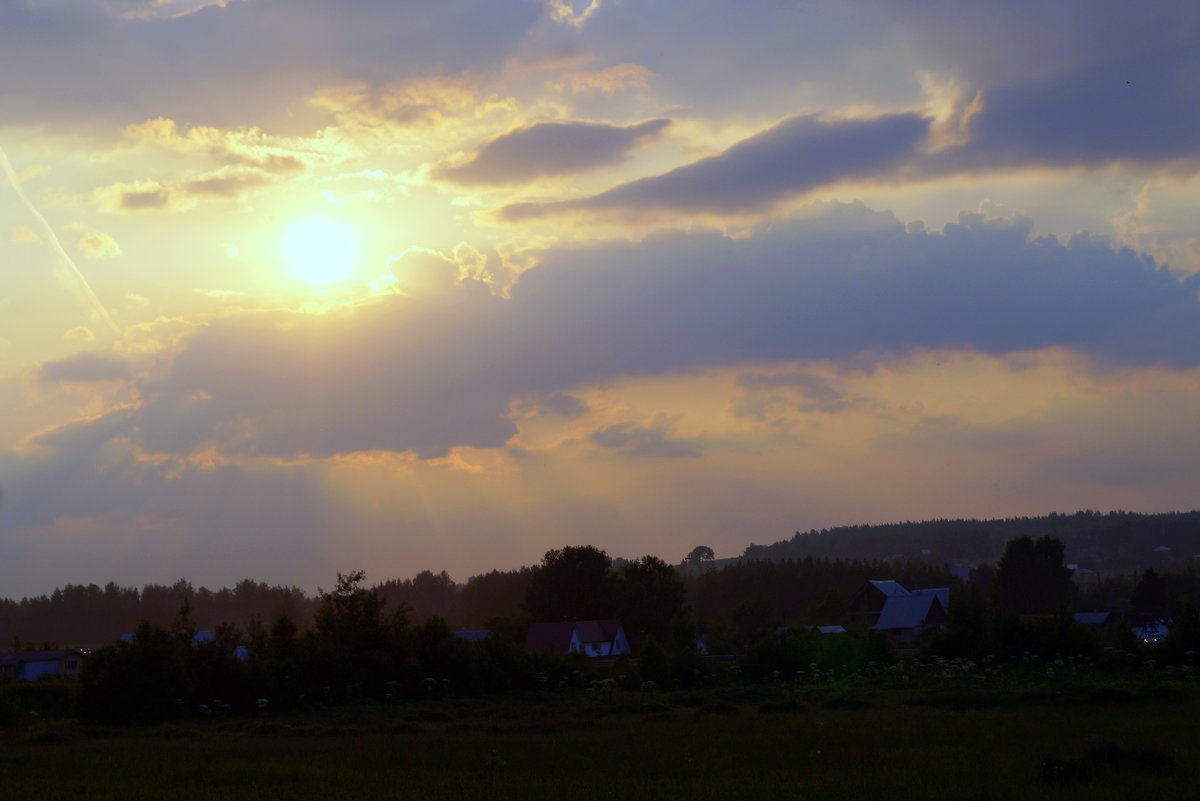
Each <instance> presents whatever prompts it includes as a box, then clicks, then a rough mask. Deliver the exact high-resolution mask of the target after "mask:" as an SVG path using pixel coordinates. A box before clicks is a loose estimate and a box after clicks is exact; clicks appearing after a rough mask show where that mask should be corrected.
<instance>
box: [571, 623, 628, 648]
mask: <svg viewBox="0 0 1200 801" xmlns="http://www.w3.org/2000/svg"><path fill="white" fill-rule="evenodd" d="M575 628H576V630H577V631H578V632H579V641H580V642H581V643H584V644H585V645H586V644H587V643H591V642H612V641H613V640H614V639H616V636H617V631H618V630H619V629H620V628H621V622H620V621H618V620H580V621H579V622H577V623H576V624H575Z"/></svg>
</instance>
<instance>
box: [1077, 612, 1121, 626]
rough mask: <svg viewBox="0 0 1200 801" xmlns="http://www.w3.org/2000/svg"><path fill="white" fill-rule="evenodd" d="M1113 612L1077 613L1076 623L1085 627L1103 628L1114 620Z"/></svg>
mask: <svg viewBox="0 0 1200 801" xmlns="http://www.w3.org/2000/svg"><path fill="white" fill-rule="evenodd" d="M1112 616H1113V613H1112V612H1076V613H1075V622H1076V623H1081V624H1083V625H1084V626H1103V625H1104V624H1106V623H1108V622H1109V621H1110V620H1112Z"/></svg>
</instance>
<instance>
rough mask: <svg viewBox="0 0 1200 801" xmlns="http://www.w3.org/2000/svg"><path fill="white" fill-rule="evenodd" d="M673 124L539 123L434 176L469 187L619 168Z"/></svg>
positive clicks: (494, 141) (490, 142) (496, 140)
mask: <svg viewBox="0 0 1200 801" xmlns="http://www.w3.org/2000/svg"><path fill="white" fill-rule="evenodd" d="M670 124H671V121H670V120H667V119H657V120H647V121H645V122H640V123H637V124H635V125H624V126H622V125H613V124H611V123H606V122H583V121H569V122H535V123H533V124H532V125H526V126H524V127H522V128H516V129H514V130H511V131H507V132H505V133H503V134H500V135H499V136H497V137H495V138H493V139H490V140H488V141H487V142H484V143H483V144H482V145H480V146H479V147H478V148H477V149H476V150H475V152H474V153H472V154H471V155H470V156H469V157H468V158H467V159H466V160H465V161H463V162H461V163H458V164H453V163H443V164H440V165H438V166H437V168H435V169H434V171H433V176H434V177H435V178H438V179H440V180H443V181H449V182H451V183H457V184H464V185H468V186H471V185H497V184H513V183H526V182H529V181H532V180H535V179H537V178H542V177H545V176H549V175H568V174H570V173H575V172H582V171H584V170H590V169H595V168H597V167H604V166H608V165H612V164H616V163H618V162H619V161H621V160H622V159H623V158H624V157H625V156H626V155H627V154H628V153H629V151H630V150H632V149H633V148H634V147H636V146H638V145H640V144H643V143H645V142H646V140H648V139H651V138H653V137H655V136H657V135H658V134H660V133H661V132H662V131H663V129H665V128H666V127H667V126H669V125H670Z"/></svg>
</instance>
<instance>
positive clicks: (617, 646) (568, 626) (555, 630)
mask: <svg viewBox="0 0 1200 801" xmlns="http://www.w3.org/2000/svg"><path fill="white" fill-rule="evenodd" d="M525 650H526V651H527V652H529V653H533V652H534V651H545V650H549V651H553V652H554V653H556V654H559V655H560V656H566V655H567V654H570V653H576V654H583V655H584V656H586V657H589V658H591V659H610V658H612V657H616V656H620V655H622V654H628V653H630V652H631V651H630V648H629V640H628V638H627V637H626V636H625V627H624V626H622V625H621V621H619V620H566V621H563V622H561V623H531V624H529V632H528V633H527V634H526V636H525Z"/></svg>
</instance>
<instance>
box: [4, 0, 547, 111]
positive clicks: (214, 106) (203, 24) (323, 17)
mask: <svg viewBox="0 0 1200 801" xmlns="http://www.w3.org/2000/svg"><path fill="white" fill-rule="evenodd" d="M191 5H193V4H191V3H189V4H187V5H184V6H181V7H180V8H181V10H190V8H189V7H190V6H191ZM196 5H198V4H196ZM218 5H219V4H218ZM13 6H14V4H13V3H6V4H5V11H4V14H5V18H4V24H3V25H0V96H3V97H5V99H6V104H5V119H6V120H7V121H9V122H11V123H13V124H21V123H22V122H31V123H35V124H46V123H47V122H48V121H50V120H54V121H62V120H64V119H65V120H70V121H73V122H81V121H85V120H89V121H96V120H105V121H107V122H110V123H113V122H115V123H119V124H124V123H126V122H128V121H129V120H130V119H137V118H139V117H140V116H141V115H144V114H145V113H146V110H147V109H149V110H152V111H153V113H155V114H158V115H162V116H163V117H166V118H170V119H180V120H183V119H196V118H197V116H198V111H197V110H198V109H202V111H201V112H200V114H202V115H203V116H202V118H203V119H204V121H205V122H206V123H207V124H209V125H217V126H224V125H235V126H240V125H247V124H249V123H254V122H267V121H270V120H277V119H279V118H280V117H281V116H283V115H284V114H287V113H289V111H291V110H292V109H293V108H294V107H295V104H296V103H298V102H299V101H300V100H301V99H302V98H304V97H308V96H311V95H312V93H313V92H314V91H316V90H317V89H319V88H321V87H322V86H325V85H327V84H328V83H329V82H330V81H331V80H340V81H343V82H348V81H355V80H373V79H375V78H377V77H378V76H380V75H388V76H407V77H411V76H416V75H430V74H452V73H462V72H464V71H468V70H473V71H483V70H487V69H491V68H494V67H498V66H500V65H503V64H504V63H505V62H506V61H507V60H508V59H510V58H511V57H512V56H513V55H514V53H515V52H516V50H517V49H518V48H519V47H520V46H521V45H522V43H523V42H524V41H525V38H526V35H527V33H528V31H529V30H530V29H531V28H532V27H534V26H535V25H537V24H539V23H540V22H542V21H544V20H545V13H544V9H543V7H542V3H541V2H540V0H514V2H509V3H495V4H492V3H488V4H482V5H481V4H480V3H478V2H476V0H414V2H408V3H403V4H396V3H384V2H380V0H305V1H304V2H297V1H296V0H252V1H251V2H236V3H232V2H231V3H228V4H227V5H226V6H225V7H224V8H219V7H214V6H212V5H209V6H207V7H205V8H204V9H203V10H201V11H198V12H197V13H193V14H189V15H187V16H183V17H177V18H173V19H146V20H122V19H120V18H119V16H117V15H113V14H112V13H111V12H109V11H107V10H105V8H104V4H103V3H99V2H95V1H94V0H80V2H72V3H69V4H64V3H36V4H30V3H24V2H18V3H16V4H15V8H14V7H13ZM126 10H130V9H126ZM134 10H136V9H134ZM143 10H144V9H143ZM218 49H219V52H220V56H219V57H214V53H215V52H217V50H218ZM113 53H120V55H121V57H120V58H113V57H112V54H113ZM248 76H249V77H248ZM48 97H54V98H58V99H59V101H61V102H58V103H56V104H55V105H54V106H49V105H47V103H46V101H45V99H46V98H48Z"/></svg>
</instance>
